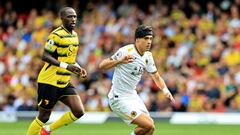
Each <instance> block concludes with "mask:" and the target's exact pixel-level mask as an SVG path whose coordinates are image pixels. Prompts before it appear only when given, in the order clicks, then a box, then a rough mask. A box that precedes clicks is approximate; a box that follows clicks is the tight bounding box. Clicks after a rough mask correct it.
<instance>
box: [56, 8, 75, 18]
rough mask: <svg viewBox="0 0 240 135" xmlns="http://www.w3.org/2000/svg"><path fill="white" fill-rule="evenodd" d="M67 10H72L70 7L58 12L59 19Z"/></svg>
mask: <svg viewBox="0 0 240 135" xmlns="http://www.w3.org/2000/svg"><path fill="white" fill-rule="evenodd" d="M68 9H73V8H71V7H63V8H61V9H60V11H59V12H58V15H59V17H62V16H63V15H64V14H65V12H66V10H68Z"/></svg>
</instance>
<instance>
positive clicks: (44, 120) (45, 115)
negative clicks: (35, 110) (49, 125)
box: [38, 114, 50, 123]
mask: <svg viewBox="0 0 240 135" xmlns="http://www.w3.org/2000/svg"><path fill="white" fill-rule="evenodd" d="M49 117H50V115H48V114H44V115H41V116H39V117H38V118H39V120H40V121H42V122H43V123H46V122H47V121H48V120H49Z"/></svg>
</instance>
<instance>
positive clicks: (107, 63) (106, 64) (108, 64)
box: [99, 55, 134, 71]
mask: <svg viewBox="0 0 240 135" xmlns="http://www.w3.org/2000/svg"><path fill="white" fill-rule="evenodd" d="M133 61H134V58H133V56H132V55H126V56H123V57H122V58H121V59H112V58H107V59H104V60H103V61H102V62H101V63H100V64H99V69H100V70H103V71H105V70H109V69H111V68H113V67H116V66H117V65H119V64H125V63H129V62H133Z"/></svg>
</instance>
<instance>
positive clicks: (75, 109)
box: [50, 85, 84, 131]
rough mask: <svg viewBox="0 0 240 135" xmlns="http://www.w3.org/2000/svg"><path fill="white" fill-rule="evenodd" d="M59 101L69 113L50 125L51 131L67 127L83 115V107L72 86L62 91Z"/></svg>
mask: <svg viewBox="0 0 240 135" xmlns="http://www.w3.org/2000/svg"><path fill="white" fill-rule="evenodd" d="M64 91H65V92H63V96H61V98H60V101H62V102H63V103H64V104H65V105H67V106H68V107H69V108H70V109H71V111H69V112H66V113H65V114H63V115H62V117H61V118H60V119H58V120H57V121H56V122H54V123H52V124H51V125H50V129H51V131H54V130H56V129H57V128H60V127H62V126H64V125H69V124H71V123H73V122H74V121H76V120H77V119H79V118H80V117H82V116H83V115H84V107H83V104H82V101H81V99H80V97H79V96H78V95H77V93H76V92H75V90H74V87H73V86H71V85H70V86H69V87H68V88H66V90H64Z"/></svg>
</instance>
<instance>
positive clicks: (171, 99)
mask: <svg viewBox="0 0 240 135" xmlns="http://www.w3.org/2000/svg"><path fill="white" fill-rule="evenodd" d="M163 94H164V96H165V97H166V98H168V99H169V100H170V101H171V103H172V104H175V99H174V98H173V96H172V94H171V93H170V91H169V90H168V91H164V92H163Z"/></svg>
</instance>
